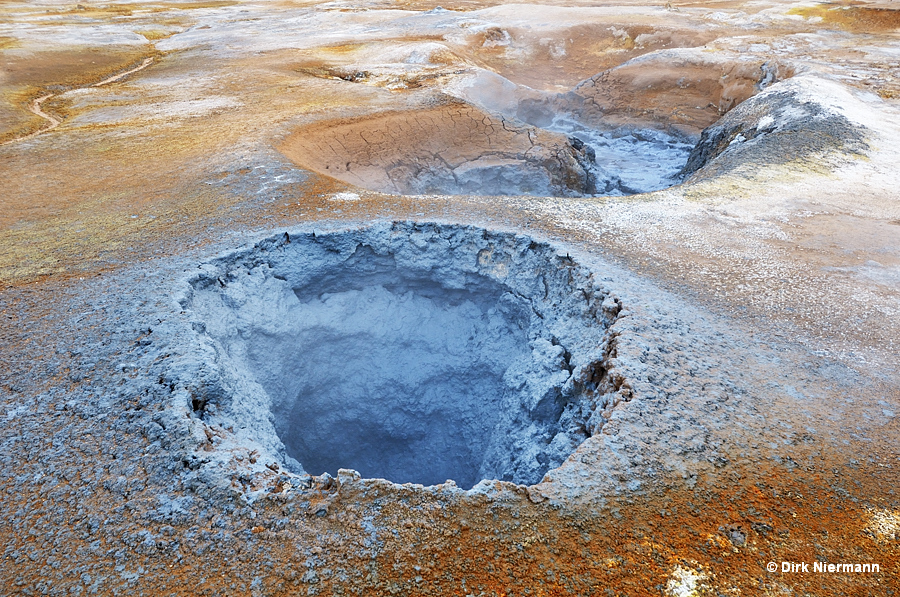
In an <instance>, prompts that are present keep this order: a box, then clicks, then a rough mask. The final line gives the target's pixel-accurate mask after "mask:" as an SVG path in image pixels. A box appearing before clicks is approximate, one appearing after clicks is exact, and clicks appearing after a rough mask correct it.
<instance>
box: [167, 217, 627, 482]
mask: <svg viewBox="0 0 900 597" xmlns="http://www.w3.org/2000/svg"><path fill="white" fill-rule="evenodd" d="M182 305H183V307H184V308H185V309H186V310H187V311H189V312H190V313H191V316H192V317H193V318H194V320H195V323H194V328H195V330H197V333H198V338H199V340H200V342H201V343H202V344H204V346H205V349H206V350H207V352H208V354H210V355H211V356H212V359H211V360H212V362H211V363H210V366H211V369H212V371H213V372H214V374H215V377H216V379H215V380H211V381H207V382H206V384H205V385H204V386H201V387H198V388H196V389H195V397H194V398H193V399H192V409H193V411H194V412H195V414H196V415H197V416H199V417H200V418H202V419H203V420H204V421H206V422H208V423H211V424H217V425H220V426H223V427H225V428H229V429H234V433H235V435H236V436H238V437H239V438H241V439H242V441H245V442H247V443H248V445H250V444H257V443H258V444H262V446H263V449H265V450H266V451H269V452H271V453H273V454H277V455H278V458H279V460H280V461H281V462H282V464H283V465H284V466H285V467H286V468H287V469H288V470H290V471H291V472H293V473H295V474H304V473H305V472H309V473H312V474H316V475H319V474H321V473H324V472H327V473H330V474H332V475H336V474H337V472H338V470H339V469H341V468H347V469H355V470H358V471H359V472H360V473H361V474H362V475H363V476H365V477H376V478H386V479H389V480H391V481H394V482H399V483H405V482H413V483H421V484H424V485H433V484H438V483H442V482H444V481H446V480H453V481H454V482H456V483H457V484H458V485H459V486H462V487H465V488H469V487H472V486H473V485H475V484H476V483H478V481H480V480H482V479H500V480H504V481H512V482H515V483H520V484H527V485H531V484H535V483H538V482H539V481H541V479H542V478H543V477H544V474H545V473H546V472H547V471H548V470H549V469H552V468H556V467H558V466H559V465H560V464H562V462H563V461H564V460H565V459H566V458H567V457H568V456H569V455H570V454H571V453H572V452H573V451H574V450H575V448H577V446H578V445H579V444H580V443H581V442H582V441H583V440H584V439H585V438H586V437H589V436H590V435H592V434H593V433H596V432H598V431H599V430H600V429H601V428H602V425H603V422H604V419H603V416H602V415H601V412H602V411H603V410H604V409H605V408H607V407H608V406H610V405H611V404H613V403H614V402H615V401H617V397H616V390H617V389H618V388H617V387H615V384H614V382H613V381H612V380H611V378H610V376H609V375H608V374H607V373H608V372H607V368H606V365H605V363H606V361H607V358H608V356H609V353H610V351H611V350H612V347H611V345H610V342H609V340H610V339H609V333H608V330H609V326H610V324H611V323H612V322H613V321H615V318H616V316H617V314H618V313H619V311H620V310H621V304H620V303H619V302H618V301H617V299H616V298H615V297H614V296H611V295H610V293H609V290H608V289H607V288H606V287H605V286H604V284H603V283H601V282H597V281H595V280H594V277H593V275H592V274H591V273H590V272H589V271H588V270H586V269H585V268H583V267H580V266H579V265H577V264H576V263H575V262H574V260H573V259H572V258H571V257H569V256H567V255H559V254H557V252H556V251H555V250H554V249H553V248H552V247H551V246H549V245H547V244H545V243H539V242H535V241H534V240H533V239H531V238H529V237H527V236H522V235H514V234H508V233H500V232H488V231H485V230H483V229H479V228H474V227H470V226H448V225H436V224H425V225H416V224H409V223H400V224H393V225H379V226H375V227H372V228H367V229H362V230H351V231H346V232H337V233H330V234H324V235H322V234H315V233H305V234H300V235H289V234H286V235H284V236H282V237H278V238H276V239H270V240H267V241H264V242H261V243H259V244H257V245H256V246H254V247H252V248H250V249H247V250H243V251H239V252H235V253H231V254H229V255H227V256H224V257H221V258H219V259H216V260H214V261H212V262H209V263H208V264H206V265H204V266H203V273H201V274H199V275H197V276H195V277H193V278H192V279H191V280H190V291H189V293H188V294H187V296H185V297H184V298H183V299H182Z"/></svg>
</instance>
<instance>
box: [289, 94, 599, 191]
mask: <svg viewBox="0 0 900 597" xmlns="http://www.w3.org/2000/svg"><path fill="white" fill-rule="evenodd" d="M280 149H281V151H282V152H283V153H284V154H285V155H286V156H288V157H289V158H290V159H292V160H293V161H294V162H296V163H297V164H298V165H300V166H301V167H303V168H306V169H308V170H312V171H314V172H317V173H319V174H324V175H326V176H331V177H333V178H336V179H338V180H341V181H343V182H347V183H350V184H355V185H358V186H361V187H363V188H368V189H373V190H379V191H384V192H394V193H402V194H424V193H442V194H470V193H478V194H482V195H551V196H552V195H560V196H575V195H583V194H590V193H592V192H594V185H595V182H596V181H595V177H594V175H593V173H592V171H591V160H590V158H589V157H588V156H587V155H586V153H585V149H584V147H583V145H582V146H581V147H580V148H579V149H576V148H575V147H574V146H573V145H572V144H571V143H569V141H568V139H566V137H565V136H563V135H559V134H556V133H550V132H547V131H542V130H540V129H537V128H534V127H530V126H527V125H523V124H516V123H514V122H511V121H508V120H507V119H505V118H503V117H501V116H492V115H489V114H487V113H485V112H482V111H481V110H479V109H477V108H475V107H473V106H470V105H467V104H464V103H462V102H445V103H441V104H439V105H436V106H432V107H426V108H422V109H419V110H410V111H399V112H388V113H383V114H376V115H374V116H367V117H363V118H358V119H353V120H349V121H347V120H338V121H331V120H329V121H324V122H317V123H314V124H311V125H308V126H305V127H302V128H300V129H299V130H297V131H295V132H293V133H291V135H290V136H288V137H287V138H286V139H285V140H284V142H283V143H281V145H280Z"/></svg>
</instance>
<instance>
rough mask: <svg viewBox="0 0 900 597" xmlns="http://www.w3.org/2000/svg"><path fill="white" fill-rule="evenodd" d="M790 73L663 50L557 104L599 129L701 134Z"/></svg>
mask: <svg viewBox="0 0 900 597" xmlns="http://www.w3.org/2000/svg"><path fill="white" fill-rule="evenodd" d="M792 74H793V68H791V67H788V66H785V65H781V64H779V63H778V62H777V61H774V60H769V61H763V60H759V59H756V58H738V57H734V56H718V55H715V54H713V55H704V54H703V53H699V52H697V51H696V50H679V49H676V50H661V51H658V52H653V53H652V54H647V55H644V56H641V57H639V58H635V59H634V60H630V61H628V62H626V63H625V64H622V65H620V66H617V67H615V68H612V69H610V70H606V71H603V72H601V73H599V74H597V75H595V76H593V77H591V78H589V79H587V80H585V81H583V82H581V83H580V84H579V85H577V86H576V87H575V88H574V89H573V90H572V91H571V92H570V93H568V94H565V95H561V96H560V98H559V99H558V100H556V102H555V103H557V104H559V105H560V108H557V109H563V110H565V111H569V112H572V113H574V114H577V115H578V118H579V119H580V120H582V121H583V122H586V123H593V124H595V125H597V126H611V125H615V124H627V125H630V126H641V125H643V126H657V127H665V128H670V129H673V130H680V131H682V132H685V133H689V134H697V133H698V132H699V131H700V130H701V129H703V128H705V127H707V126H709V125H711V124H713V123H714V122H715V121H716V120H717V119H718V118H720V117H721V116H722V115H723V114H725V113H727V112H728V111H729V110H731V109H732V108H734V107H735V106H737V105H739V104H741V103H742V102H744V101H745V100H747V99H748V98H750V97H752V96H753V95H754V94H756V93H758V92H759V91H760V90H762V89H765V88H766V87H767V86H769V85H771V84H773V83H775V82H777V81H779V80H782V79H786V78H789V77H790V76H792Z"/></svg>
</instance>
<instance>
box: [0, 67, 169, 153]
mask: <svg viewBox="0 0 900 597" xmlns="http://www.w3.org/2000/svg"><path fill="white" fill-rule="evenodd" d="M151 64H153V58H144V61H143V62H141V63H140V64H139V65H138V66H136V67H134V68H132V69H131V70H127V71H125V72H124V73H119V74H117V75H113V76H112V77H109V78H106V79H103V80H102V81H100V82H99V83H94V84H93V85H87V87H102V86H103V85H108V84H109V83H115V82H116V81H121V80H122V79H124V78H125V77H127V76H128V75H130V74H133V73H136V72H138V71H141V70H144V69H145V68H147V67H148V66H150V65H151ZM63 93H66V92H65V91H64V92H63ZM59 95H62V93H48V94H46V95H42V96H41V97H39V98H37V99H35V100H32V102H31V104H29V105H28V111H29V112H31V113H32V114H34V115H36V116H39V117H41V118H43V119H44V120H46V121H47V122H48V123H49V124H48V125H47V126H45V127H44V128H42V129H38V130H36V131H35V132H33V133H29V134H27V135H24V136H22V137H16V138H15V139H10V140H9V141H5V142H3V143H0V145H9V144H10V143H17V142H19V141H27V140H28V139H32V138H34V137H37V136H38V135H43V134H44V133H47V132H50V131H52V130H53V129H55V128H56V127H58V126H59V125H60V124H62V120H60V119H59V118H57V117H56V116H53V115H52V114H47V113H46V112H44V111H43V110H42V109H41V104H43V103H44V102H45V101H47V100H49V99H52V98H54V97H57V96H59Z"/></svg>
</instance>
